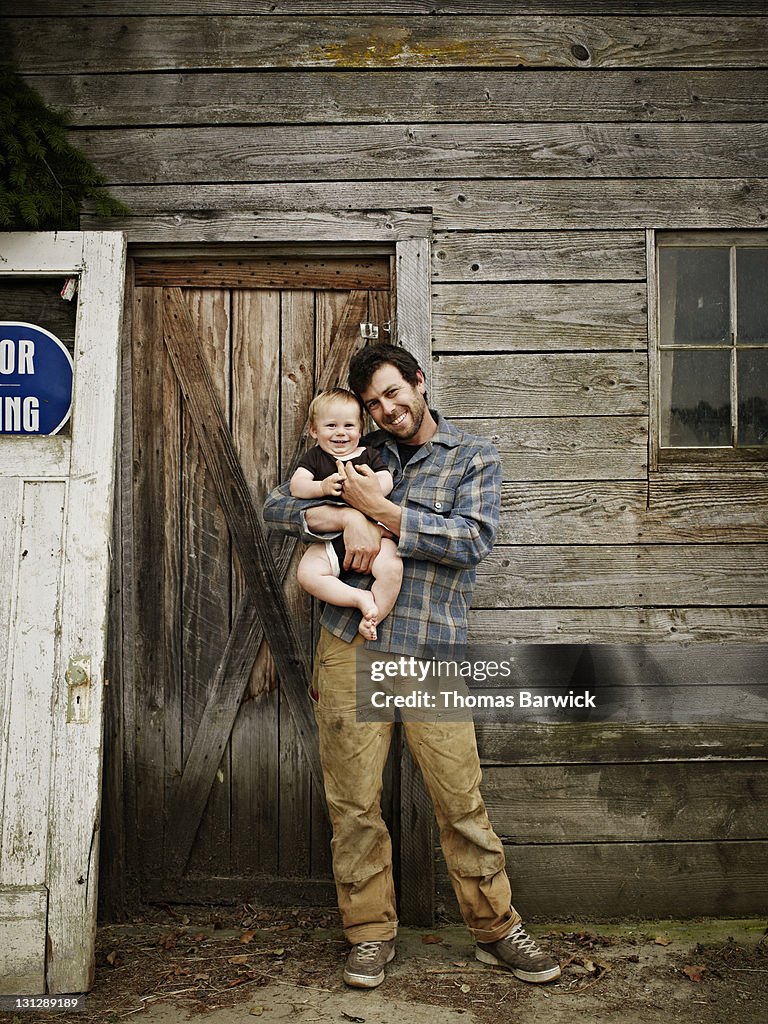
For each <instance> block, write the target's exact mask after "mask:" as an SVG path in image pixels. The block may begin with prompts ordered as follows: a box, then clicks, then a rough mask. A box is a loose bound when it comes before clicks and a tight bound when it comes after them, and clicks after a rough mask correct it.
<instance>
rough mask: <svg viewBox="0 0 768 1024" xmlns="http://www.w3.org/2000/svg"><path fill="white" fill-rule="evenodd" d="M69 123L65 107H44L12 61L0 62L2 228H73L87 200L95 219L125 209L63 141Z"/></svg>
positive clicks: (0, 188) (77, 152) (76, 152)
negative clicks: (93, 209) (53, 108)
mask: <svg viewBox="0 0 768 1024" xmlns="http://www.w3.org/2000/svg"><path fill="white" fill-rule="evenodd" d="M68 123H69V116H68V114H67V113H66V112H65V111H61V110H52V109H50V108H48V107H46V105H45V103H44V102H43V100H42V99H41V97H40V96H39V95H38V94H37V93H36V92H35V91H34V89H31V88H30V87H29V86H28V85H27V83H26V82H25V81H24V80H23V79H22V78H21V76H20V75H19V74H18V73H17V72H16V71H15V70H14V68H13V67H12V66H11V65H9V64H3V65H0V228H2V229H3V230H6V231H9V230H11V231H12V230H17V231H27V230H35V231H51V230H62V229H74V230H76V229H77V228H78V227H79V218H80V206H81V204H82V202H83V200H86V199H87V200H89V201H90V202H91V203H93V205H94V207H95V210H96V213H97V214H98V215H99V216H100V217H110V216H114V215H118V216H120V215H124V214H126V213H128V210H127V208H126V207H125V206H123V204H122V203H119V202H118V201H117V200H116V199H114V198H113V197H112V196H111V195H110V194H109V192H107V190H106V189H105V187H104V184H105V182H104V178H103V177H102V176H101V175H100V174H99V173H98V172H97V171H96V169H95V168H94V166H93V165H92V164H91V162H90V161H89V160H87V159H86V157H85V156H83V154H82V153H81V152H80V151H79V150H77V149H75V147H74V146H72V145H70V144H69V142H67V134H66V128H67V124H68Z"/></svg>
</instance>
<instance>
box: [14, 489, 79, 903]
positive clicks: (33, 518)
mask: <svg viewBox="0 0 768 1024" xmlns="http://www.w3.org/2000/svg"><path fill="white" fill-rule="evenodd" d="M3 490H4V492H5V493H4V495H3V497H4V498H5V500H6V501H8V505H7V506H6V507H5V508H4V509H3V513H4V518H6V516H7V518H9V519H10V520H11V522H10V527H11V528H10V531H9V532H10V538H11V539H12V541H13V542H15V543H14V544H13V547H12V549H11V552H10V554H11V566H12V567H13V568H12V581H7V580H6V582H12V589H11V588H9V591H8V593H11V594H15V597H14V600H13V601H12V602H11V607H12V609H13V611H12V616H11V619H10V622H9V624H8V625H9V632H8V651H7V654H6V658H7V662H6V660H5V659H4V661H3V668H4V669H6V670H7V672H8V676H7V678H8V679H9V680H11V681H12V687H11V689H10V692H9V693H8V694H7V697H8V698H9V707H8V708H7V710H6V709H4V711H5V714H4V715H3V718H6V719H7V720H6V721H2V722H1V723H0V724H2V725H4V726H5V727H6V728H7V730H8V731H7V732H5V733H3V739H4V743H3V746H4V747H5V745H6V742H7V747H6V749H5V750H4V756H3V757H2V761H0V765H1V766H2V780H3V791H4V800H3V805H2V819H1V820H0V878H1V879H2V880H3V882H5V883H6V884H11V885H14V886H21V887H29V886H38V885H42V884H43V883H44V882H46V881H47V861H48V841H49V831H48V823H49V802H50V784H51V777H52V770H53V765H52V762H53V754H54V748H53V726H52V716H50V715H44V714H41V709H43V708H47V707H49V706H50V704H51V701H52V692H53V691H52V685H53V684H52V680H54V679H55V678H56V674H57V673H56V670H57V666H58V657H60V655H59V652H58V649H57V644H56V633H55V631H54V630H52V629H51V623H53V622H59V621H60V616H61V605H60V602H61V591H60V586H61V578H60V577H61V567H62V562H63V557H64V556H63V550H62V548H63V544H64V532H65V531H64V510H65V506H66V497H67V483H66V481H64V480H28V481H24V482H23V483H22V484H21V486H19V485H18V483H17V482H16V481H15V480H13V481H12V482H11V487H10V488H7V487H6V488H3ZM8 491H10V492H11V493H10V494H9V493H8ZM8 513H10V515H8ZM17 524H18V525H17ZM9 568H10V567H9ZM3 684H4V686H5V680H3ZM33 722H34V725H33V724H32V723H33ZM6 737H7V740H6ZM57 838H58V837H56V836H55V835H54V836H53V837H52V842H53V843H54V844H55V843H56V842H57ZM59 841H61V840H59Z"/></svg>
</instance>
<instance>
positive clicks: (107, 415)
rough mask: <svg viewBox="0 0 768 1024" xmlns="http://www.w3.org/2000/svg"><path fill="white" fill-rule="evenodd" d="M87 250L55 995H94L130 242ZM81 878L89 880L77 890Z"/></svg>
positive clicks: (105, 239) (53, 807)
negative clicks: (72, 706) (75, 705)
mask: <svg viewBox="0 0 768 1024" xmlns="http://www.w3.org/2000/svg"><path fill="white" fill-rule="evenodd" d="M49 244H50V239H49ZM82 245H83V264H84V266H83V272H82V274H81V275H80V303H79V307H78V308H79V316H78V325H77V339H76V348H77V360H76V365H75V393H74V396H73V402H74V405H75V408H76V409H77V430H75V431H73V434H72V459H71V475H70V478H69V484H68V496H67V513H66V519H65V523H66V525H65V532H66V539H65V544H64V552H65V554H64V564H63V574H62V577H63V578H62V590H61V593H62V597H61V606H60V607H61V619H60V622H61V627H62V628H61V637H60V644H61V647H60V650H61V651H62V652H69V653H68V654H65V655H64V656H65V657H67V659H68V658H70V657H73V656H77V655H80V656H87V663H88V665H89V667H90V673H89V677H88V692H87V698H85V709H84V710H83V706H82V704H80V705H79V707H80V712H79V714H80V720H79V721H77V722H72V721H68V718H69V717H70V716H68V715H67V709H66V707H65V706H64V702H63V701H59V702H58V704H56V703H54V705H53V709H54V740H53V742H54V749H55V753H54V757H53V766H54V768H53V777H52V784H51V792H50V818H49V828H50V835H51V836H52V837H55V842H53V843H51V846H50V849H49V857H48V875H47V879H48V888H49V891H50V893H51V903H50V907H49V914H48V932H47V938H46V946H47V957H46V981H47V990H48V991H49V992H82V991H86V990H88V989H89V988H90V987H91V985H92V983H93V975H94V971H95V952H94V941H93V940H94V931H95V927H96V906H97V899H98V856H99V834H98V829H99V804H100V798H101V756H100V751H101V742H102V724H103V701H104V686H105V680H104V663H105V656H106V630H107V619H108V612H107V598H108V589H109V557H110V552H109V541H110V539H111V537H112V513H113V504H114V494H113V487H114V466H115V457H116V436H115V424H116V419H117V416H116V413H117V398H118V383H119V378H118V363H119V355H120V323H121V317H122V312H123V288H124V282H125V239H124V237H123V236H122V235H121V234H119V233H116V232H105V233H103V234H102V233H93V234H91V233H85V234H84V235H83V236H82ZM86 752H87V756H86ZM80 879H83V882H82V883H81V884H76V883H77V882H78V881H79V880H80ZM73 883H75V884H73Z"/></svg>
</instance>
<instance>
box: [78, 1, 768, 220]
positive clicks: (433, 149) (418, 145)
mask: <svg viewBox="0 0 768 1024" xmlns="http://www.w3.org/2000/svg"><path fill="white" fill-rule="evenodd" d="M173 21H178V19H173ZM69 136H70V139H71V141H72V142H73V143H74V144H75V145H76V146H77V147H78V148H80V149H82V150H83V152H84V153H85V155H86V156H87V157H88V158H89V159H90V160H91V161H92V162H93V163H94V164H95V165H96V166H97V167H98V168H99V170H100V172H101V173H102V174H104V176H105V177H106V178H107V181H108V183H109V184H110V186H112V185H117V184H139V183H142V182H145V183H153V184H170V183H172V182H189V183H197V182H204V181H210V179H211V168H212V167H215V168H216V172H215V174H216V178H217V180H219V181H221V182H227V181H229V182H236V181H244V180H245V181H254V182H257V181H263V182H266V181H274V180H275V179H276V178H279V179H280V180H281V181H307V180H309V181H358V180H360V181H365V180H368V181H377V180H383V181H397V180H413V179H427V180H430V181H431V180H434V179H435V178H438V177H441V176H443V177H444V176H446V175H447V174H448V172H450V173H449V176H450V177H451V178H461V179H465V178H509V177H516V178H574V177H580V178H653V177H655V176H656V175H658V173H659V168H660V167H663V169H664V172H665V174H666V175H667V176H668V177H669V178H690V177H700V178H721V177H729V176H730V177H734V176H737V175H739V176H743V175H750V174H753V175H756V176H759V175H761V174H762V172H763V170H764V167H765V162H766V159H767V158H768V126H766V125H765V124H761V123H756V124H752V123H750V124H720V123H718V124H701V125H699V124H685V125H680V124H674V125H669V124H632V125H620V124H603V125H592V124H589V123H586V124H579V125H569V124H555V125H553V124H544V125H530V124H520V123H514V124H501V125H500V124H492V125H479V126H475V125H455V124H450V125H442V124H405V125H390V124H384V125H370V126H369V125H334V126H331V127H327V126H324V125H321V126H314V125H307V126H304V125H302V126H298V127H296V126H291V125H288V126H279V125H278V126H256V127H251V126H245V127H233V126H228V125H224V126H216V127H212V128H153V129H127V130H124V129H113V128H105V129H102V130H98V131H90V130H77V129H73V130H71V131H70V133H69ZM379 205H381V203H379ZM494 226H495V227H498V226H499V225H498V222H497V223H496V224H495V225H494Z"/></svg>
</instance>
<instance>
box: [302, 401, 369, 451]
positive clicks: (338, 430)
mask: <svg viewBox="0 0 768 1024" xmlns="http://www.w3.org/2000/svg"><path fill="white" fill-rule="evenodd" d="M362 427H363V425H362V422H361V419H360V410H359V409H358V407H357V404H356V403H354V402H345V401H344V400H343V399H341V398H337V399H333V400H332V401H330V402H328V404H327V405H323V406H322V407H321V409H320V411H319V414H318V416H317V418H316V420H315V422H314V423H313V424H312V425H311V426H310V428H309V432H310V434H311V435H312V437H313V438H314V439H315V440H316V441H317V443H318V445H319V446H320V447H321V448H322V449H323V451H324V452H328V454H329V455H332V456H333V458H334V459H338V458H340V457H341V456H342V455H350V454H351V453H352V452H353V451H355V449H356V448H358V447H359V446H360V433H361V431H362Z"/></svg>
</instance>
